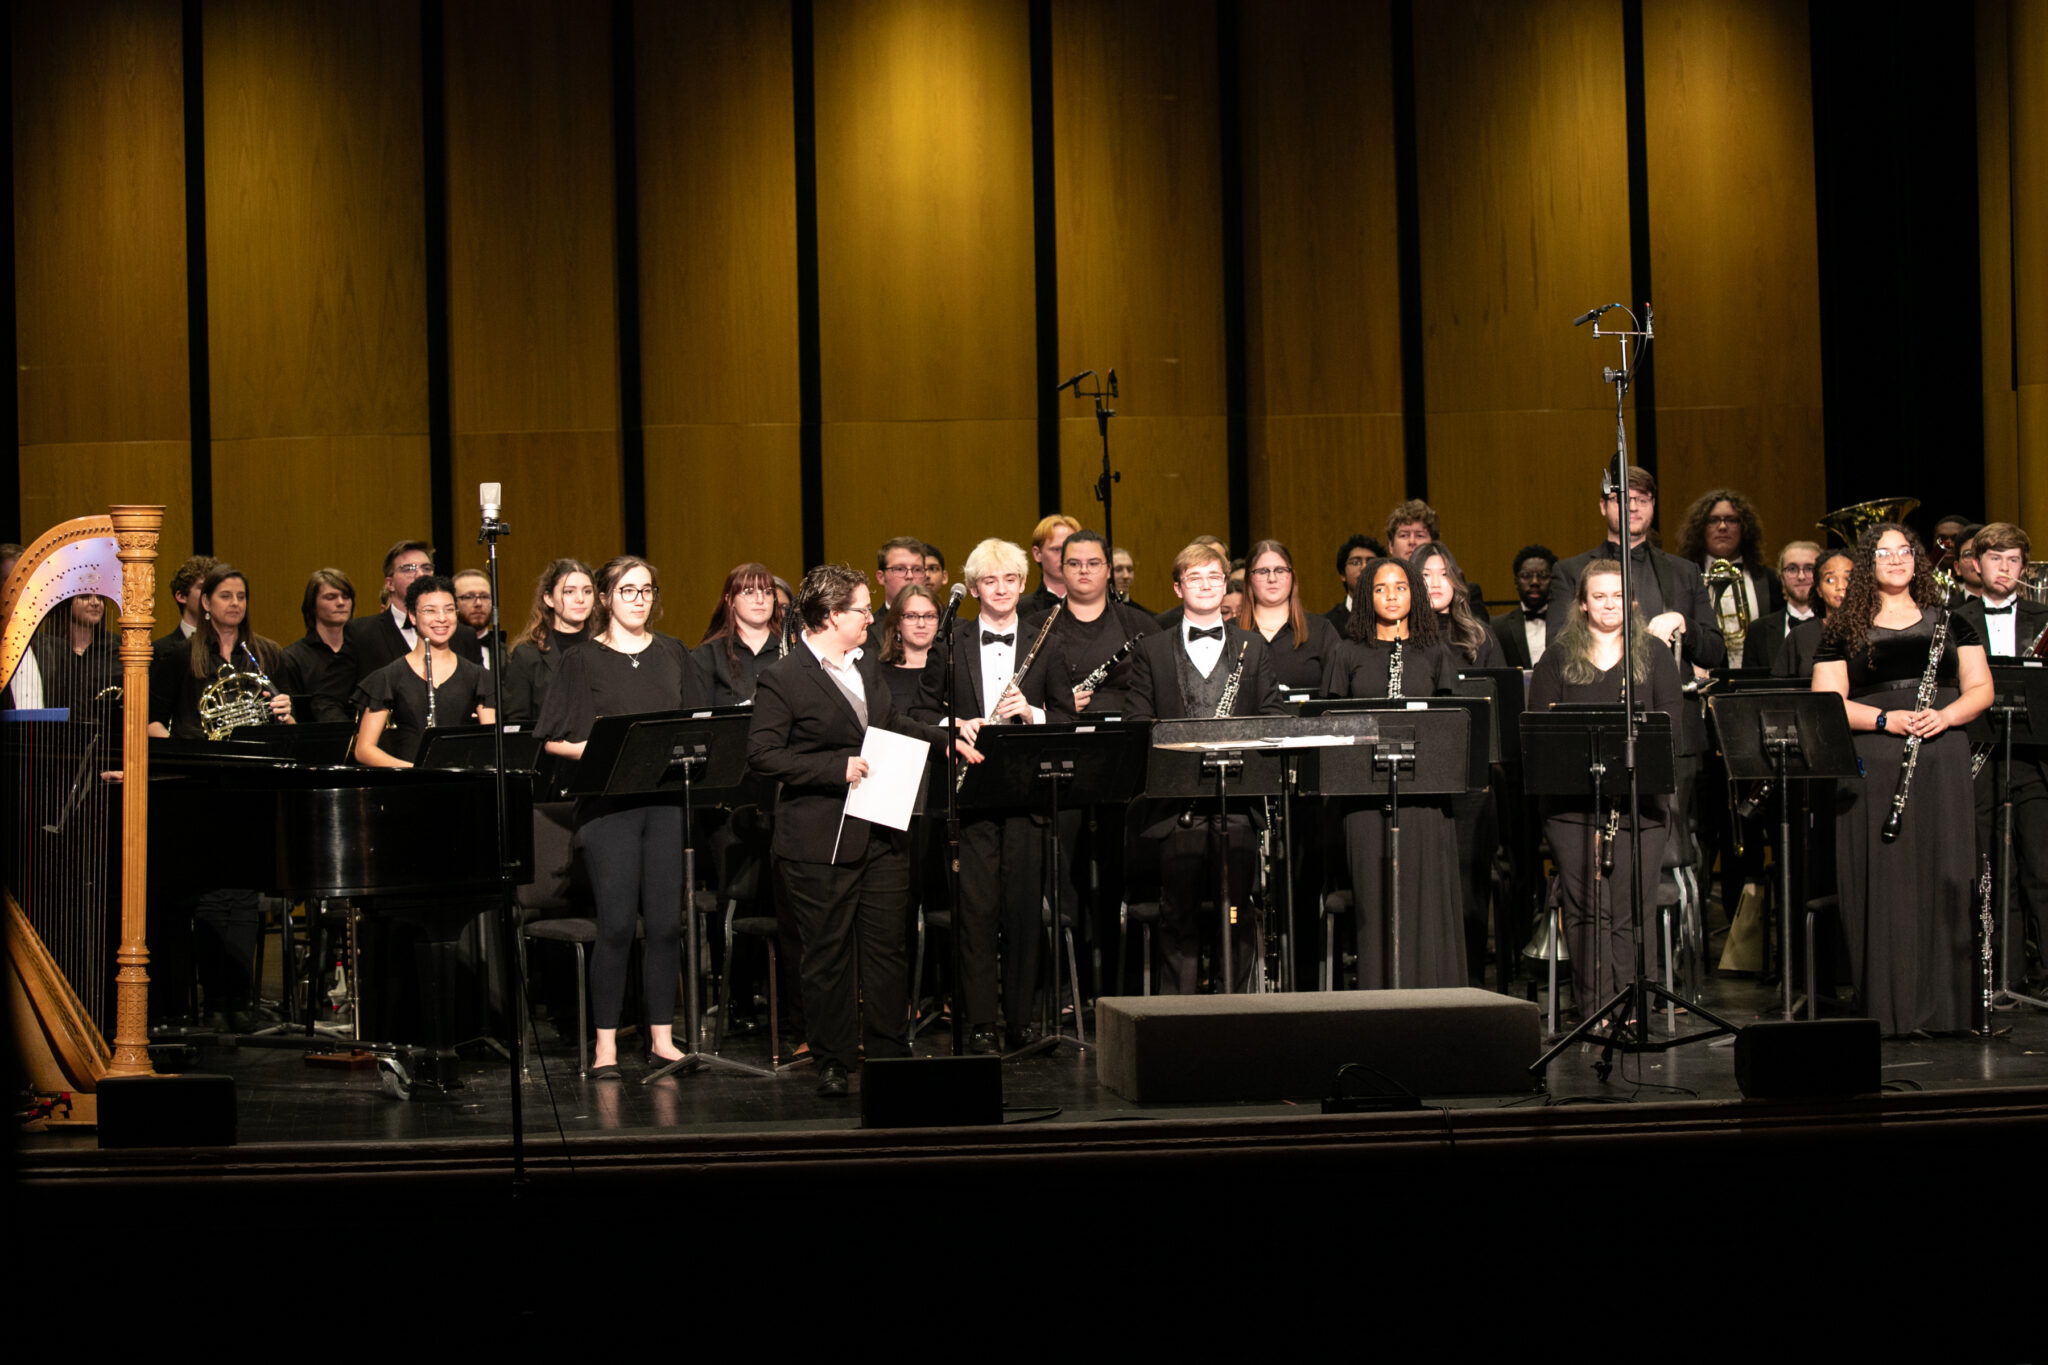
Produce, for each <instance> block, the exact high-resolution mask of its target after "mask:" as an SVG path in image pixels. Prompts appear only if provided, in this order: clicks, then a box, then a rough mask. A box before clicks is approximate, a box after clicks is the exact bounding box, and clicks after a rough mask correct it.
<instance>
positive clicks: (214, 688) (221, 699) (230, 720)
mask: <svg viewBox="0 0 2048 1365" xmlns="http://www.w3.org/2000/svg"><path fill="white" fill-rule="evenodd" d="M242 649H243V652H244V653H246V654H247V655H248V656H249V667H248V668H246V669H241V668H235V667H233V666H232V665H230V666H228V667H226V668H224V669H222V670H221V672H220V674H219V676H217V677H216V678H214V680H213V681H212V682H210V683H208V684H207V685H206V690H205V691H203V692H201V693H200V694H199V724H200V728H201V729H203V730H205V732H206V737H207V738H208V739H226V738H227V737H228V736H229V735H230V734H231V733H233V732H234V730H235V729H236V728H237V727H238V726H243V725H268V724H270V723H271V722H272V721H274V720H276V719H277V715H276V713H275V712H273V711H272V710H271V709H270V698H271V695H272V694H273V693H274V692H275V691H276V690H277V689H276V688H274V687H273V686H272V685H271V682H270V679H269V677H268V676H267V675H265V673H264V672H263V665H262V664H261V663H259V662H258V661H257V659H256V651H255V650H253V649H250V648H249V644H248V642H247V641H246V640H245V641H243V642H242ZM427 692H428V698H429V704H430V705H431V702H432V695H433V685H432V684H431V683H429V684H428V686H427Z"/></svg>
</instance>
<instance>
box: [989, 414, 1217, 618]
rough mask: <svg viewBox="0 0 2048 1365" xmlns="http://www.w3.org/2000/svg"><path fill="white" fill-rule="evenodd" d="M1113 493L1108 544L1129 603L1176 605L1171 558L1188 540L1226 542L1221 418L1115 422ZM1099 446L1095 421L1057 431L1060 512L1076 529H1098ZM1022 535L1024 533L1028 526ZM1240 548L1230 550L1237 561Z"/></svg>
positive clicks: (1158, 607)
mask: <svg viewBox="0 0 2048 1365" xmlns="http://www.w3.org/2000/svg"><path fill="white" fill-rule="evenodd" d="M1109 439H1110V458H1111V461H1112V463H1113V464H1114V466H1115V468H1116V469H1117V470H1119V471H1120V472H1121V473H1122V474H1123V482H1122V483H1119V484H1118V485H1117V486H1116V527H1115V530H1116V543H1117V544H1118V545H1121V546H1122V547H1123V548H1124V549H1126V550H1129V551H1130V552H1131V558H1132V559H1133V560H1134V561H1135V562H1136V564H1137V577H1136V579H1134V580H1133V582H1132V585H1131V595H1132V596H1133V597H1135V598H1136V599H1137V600H1138V601H1140V602H1142V603H1144V604H1145V605H1146V606H1148V607H1150V608H1152V610H1154V611H1165V610H1166V609H1167V608H1168V607H1171V606H1174V605H1176V604H1177V603H1178V602H1179V600H1180V599H1179V598H1177V597H1175V596H1174V595H1173V586H1172V584H1173V557H1174V556H1175V555H1177V554H1179V553H1180V552H1181V551H1182V550H1183V549H1185V548H1186V547H1187V545H1188V542H1190V541H1192V540H1193V539H1194V538H1195V537H1196V536H1200V535H1210V536H1215V537H1216V538H1217V539H1219V540H1228V539H1229V538H1230V490H1229V486H1228V483H1227V472H1226V468H1225V466H1226V463H1227V457H1226V454H1225V450H1226V439H1227V433H1226V430H1225V421H1224V419H1223V418H1222V417H1220V416H1217V417H1118V418H1116V419H1115V420H1114V421H1112V422H1111V423H1110V432H1109ZM1101 473H1102V441H1101V438H1100V436H1099V435H1098V434H1097V432H1096V427H1095V419H1094V418H1093V417H1087V418H1071V419H1067V420H1064V421H1062V422H1061V423H1060V505H1061V507H1063V508H1064V509H1065V510H1066V512H1067V513H1068V514H1069V515H1070V516H1073V517H1075V518H1077V519H1079V521H1080V522H1081V524H1082V525H1083V526H1087V527H1092V528H1093V529H1095V530H1097V531H1099V530H1101V529H1102V504H1101V503H1099V502H1097V501H1096V500H1095V494H1094V488H1095V481H1096V479H1097V478H1098V477H1099V476H1100V475H1101ZM1025 529H1026V530H1027V531H1028V530H1029V529H1030V523H1027V524H1026V527H1025ZM1247 548H1249V547H1247V546H1243V545H1238V546H1233V547H1232V550H1231V553H1232V554H1234V555H1235V554H1242V553H1243V552H1244V551H1245V550H1246V549H1247Z"/></svg>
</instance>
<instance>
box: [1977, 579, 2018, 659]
mask: <svg viewBox="0 0 2048 1365" xmlns="http://www.w3.org/2000/svg"><path fill="white" fill-rule="evenodd" d="M2018 601H2019V594H2018V593H2014V594H2013V595H2012V596H2010V597H2008V598H2006V599H2005V600H2004V601H2003V602H1994V601H1992V600H1991V599H1990V598H1989V597H1986V598H1985V599H1984V649H1985V652H1986V653H1988V654H1990V655H1991V657H1992V658H1994V659H2010V658H2011V657H2012V656H2013V655H2015V654H2017V653H2019V629H2020V614H2019V612H2018V611H2017V610H2003V614H2001V615H1998V616H1994V615H1992V612H1993V611H1996V610H2001V609H2008V608H2013V607H2014V604H2015V603H2017V602H2018Z"/></svg>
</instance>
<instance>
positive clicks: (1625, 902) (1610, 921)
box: [1544, 815, 1666, 1014]
mask: <svg viewBox="0 0 2048 1365" xmlns="http://www.w3.org/2000/svg"><path fill="white" fill-rule="evenodd" d="M1599 829H1600V825H1599V823H1598V822H1596V821H1594V819H1593V818H1592V816H1591V815H1566V816H1552V817H1550V818H1549V819H1547V820H1545V821H1544V831H1545V833H1547V834H1548V835H1549V836H1550V849H1551V852H1552V854H1553V855H1554V856H1555V857H1556V859H1557V871H1558V876H1559V878H1560V880H1561V881H1562V882H1563V890H1564V933H1565V951H1567V952H1569V953H1570V954H1571V958H1572V998H1573V999H1574V1000H1575V1001H1576V1002H1577V1004H1578V1008H1579V1010H1580V1011H1581V1012H1582V1013H1588V1014H1590V1013H1591V1012H1592V1011H1593V1010H1596V1009H1598V1008H1600V1007H1601V1006H1602V1005H1604V1004H1606V1003H1607V1002H1608V1001H1609V1000H1610V999H1612V998H1613V997H1614V996H1615V995H1616V994H1617V993H1619V992H1620V990H1621V988H1622V987H1623V986H1626V985H1628V984H1629V983H1630V982H1631V981H1633V980H1635V975H1636V935H1635V928H1634V923H1633V919H1632V917H1631V916H1632V912H1631V906H1630V903H1629V895H1628V879H1629V873H1630V871H1631V870H1632V869H1633V865H1634V862H1635V859H1634V858H1633V857H1632V856H1631V847H1632V845H1631V841H1630V839H1629V819H1628V817H1627V816H1626V815H1623V816H1622V820H1621V828H1620V830H1619V831H1618V832H1617V833H1616V835H1615V838H1614V873H1613V875H1612V876H1611V877H1606V878H1603V879H1602V883H1603V884H1602V885H1601V886H1600V887H1599V888H1598V900H1599V905H1598V914H1597V918H1596V914H1595V905H1594V900H1595V886H1594V873H1595V871H1596V870H1597V868H1598V863H1599V851H1598V842H1597V836H1598V833H1599ZM1665 838H1666V832H1665V828H1664V825H1663V824H1662V823H1661V822H1656V821H1652V820H1650V819H1648V818H1645V819H1644V820H1643V863H1642V867H1641V869H1640V877H1641V888H1642V896H1643V936H1644V943H1643V954H1644V956H1643V962H1644V965H1645V967H1646V968H1647V969H1648V973H1649V976H1650V977H1651V978H1652V979H1653V980H1661V979H1662V973H1660V972H1659V971H1658V968H1657V956H1656V954H1657V882H1658V879H1659V878H1660V877H1661V876H1662V875H1663V862H1664V841H1665Z"/></svg>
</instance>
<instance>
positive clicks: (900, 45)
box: [815, 0, 1037, 544]
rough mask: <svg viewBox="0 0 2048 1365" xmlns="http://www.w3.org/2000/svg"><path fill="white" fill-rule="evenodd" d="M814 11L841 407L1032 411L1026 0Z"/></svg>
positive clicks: (833, 345) (932, 414) (824, 257)
mask: <svg viewBox="0 0 2048 1365" xmlns="http://www.w3.org/2000/svg"><path fill="white" fill-rule="evenodd" d="M815 17H816V59H815V67H816V90H817V137H818V158H817V167H818V331H819V350H820V355H821V359H822V363H823V368H822V371H821V381H822V396H823V403H824V406H823V415H824V420H825V421H826V422H827V423H835V422H877V421H881V422H887V421H910V422H930V421H955V420H979V421H989V420H1004V419H1025V418H1030V417H1032V416H1033V415H1034V414H1035V413H1036V411H1037V397H1036V387H1037V352H1036V349H1035V348H1036V340H1035V338H1036V335H1037V330H1036V321H1035V318H1036V303H1035V298H1036V296H1035V293H1034V285H1033V279H1034V273H1033V271H1034V266H1033V256H1032V209H1031V205H1032V200H1031V63H1030V30H1029V8H1028V6H1027V5H1026V3H1025V0H859V2H858V3H855V0H817V3H816V6H815ZM859 439H861V438H856V441H858V440H859ZM829 506H830V504H829V503H828V507H829ZM826 537H827V542H828V544H829V543H832V542H833V540H834V532H833V531H832V530H831V529H830V528H829V527H828V529H827V532H826Z"/></svg>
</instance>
